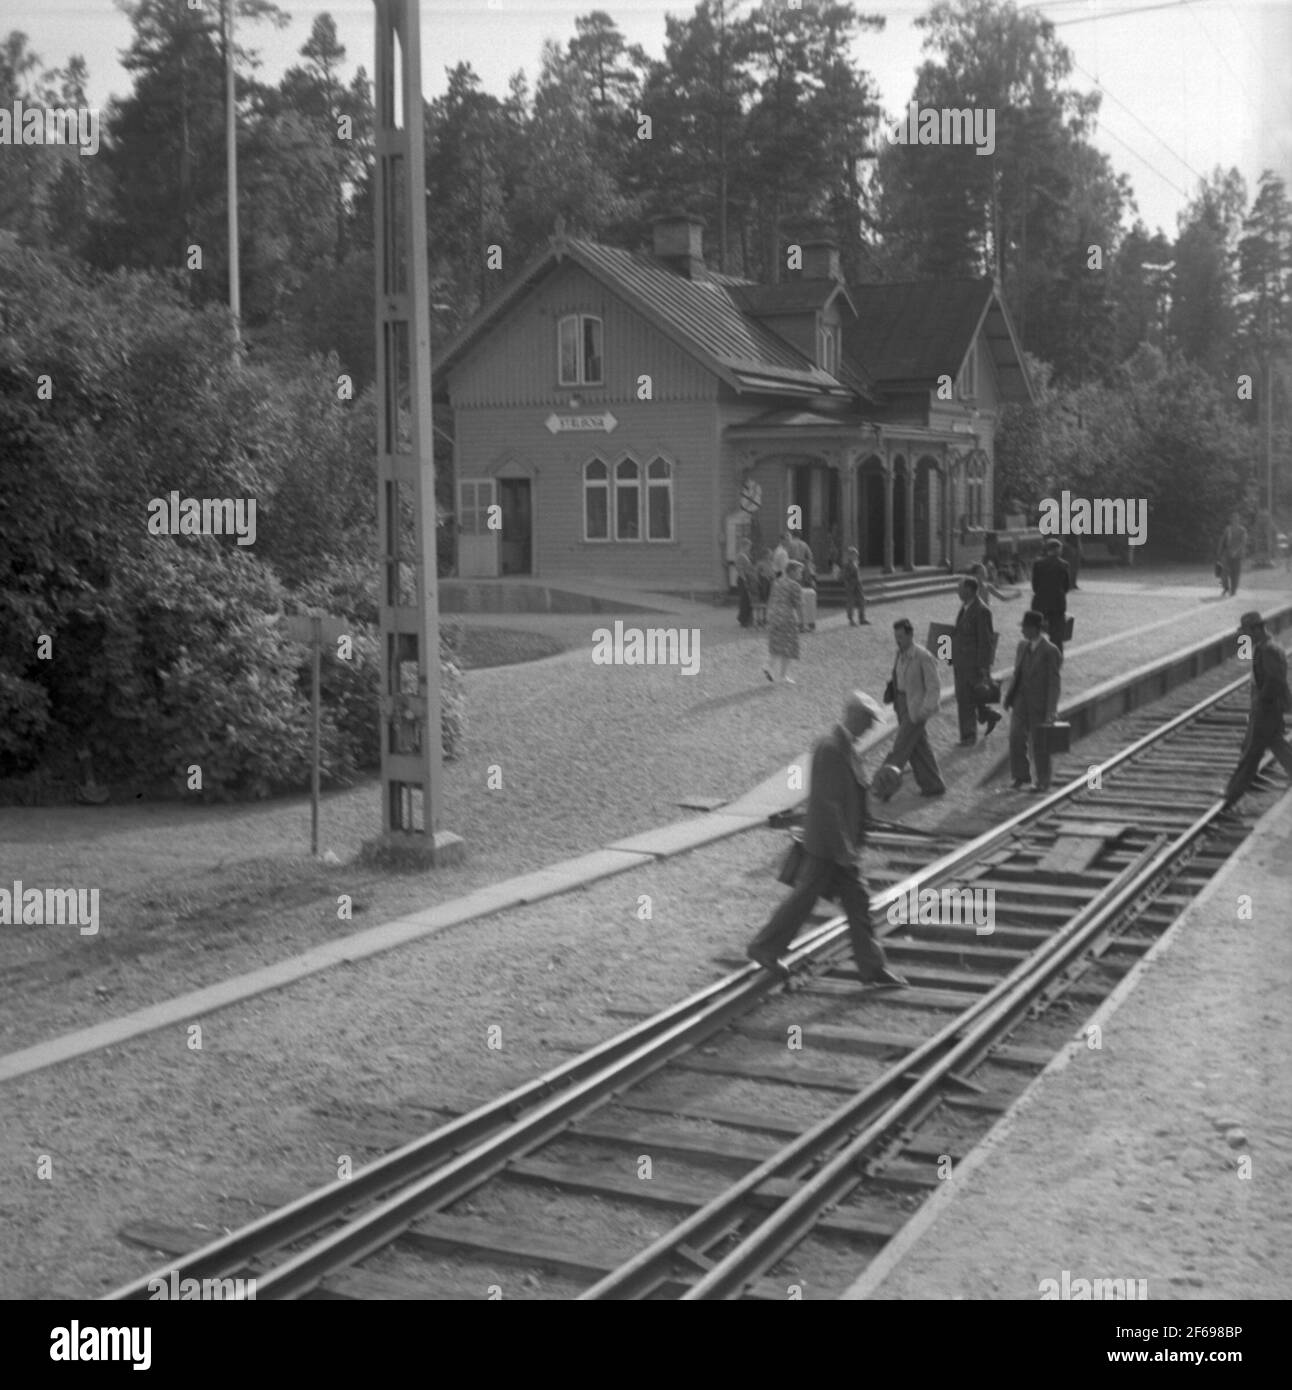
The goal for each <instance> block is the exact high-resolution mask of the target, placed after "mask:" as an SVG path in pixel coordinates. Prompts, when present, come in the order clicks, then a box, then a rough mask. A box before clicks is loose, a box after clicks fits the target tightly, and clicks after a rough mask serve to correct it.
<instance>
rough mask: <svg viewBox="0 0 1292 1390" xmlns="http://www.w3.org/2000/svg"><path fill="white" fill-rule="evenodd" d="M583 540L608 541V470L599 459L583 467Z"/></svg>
mask: <svg viewBox="0 0 1292 1390" xmlns="http://www.w3.org/2000/svg"><path fill="white" fill-rule="evenodd" d="M583 539H584V540H585V541H608V540H609V539H610V470H609V469H608V468H607V467H606V465H605V464H604V463H603V462H602V461H601V460H600V459H592V460H590V461H589V462H588V463H585V464H584V465H583Z"/></svg>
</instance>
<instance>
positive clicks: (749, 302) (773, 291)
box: [731, 278, 856, 318]
mask: <svg viewBox="0 0 1292 1390" xmlns="http://www.w3.org/2000/svg"><path fill="white" fill-rule="evenodd" d="M731 294H732V298H733V299H734V300H735V301H736V303H737V304H738V305H739V306H740V308H741V309H743V310H744V311H745V313H747V314H754V315H756V316H758V317H760V318H772V317H775V316H776V315H778V314H806V313H811V312H815V311H817V310H819V309H824V308H825V307H826V305H828V304H829V303H830V301H831V300H832V299H833V298H834V297H835V295H837V294H841V295H842V296H843V297H844V300H845V301H846V302H847V304H848V307H849V308H852V309H853V311H854V312H856V310H855V306H854V305H853V302H852V298H851V296H850V295H849V293H848V287H847V286H846V285H844V284H842V283H840V281H838V280H807V279H803V278H799V279H797V280H789V281H786V282H785V283H784V284H781V285H757V284H754V283H753V282H751V281H748V280H743V281H739V282H737V283H735V284H734V285H733V286H732V290H731Z"/></svg>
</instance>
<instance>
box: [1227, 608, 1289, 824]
mask: <svg viewBox="0 0 1292 1390" xmlns="http://www.w3.org/2000/svg"><path fill="white" fill-rule="evenodd" d="M1238 631H1239V633H1240V634H1241V635H1243V636H1246V637H1248V638H1250V639H1251V642H1252V708H1251V712H1250V713H1249V714H1248V716H1247V735H1246V737H1245V738H1244V740H1243V752H1242V756H1241V757H1240V758H1239V759H1238V766H1237V767H1236V768H1235V769H1234V775H1233V776H1232V777H1231V778H1230V779H1229V785H1228V786H1227V787H1226V788H1225V809H1226V810H1229V809H1231V808H1232V807H1233V806H1234V804H1235V803H1236V802H1237V801H1238V800H1239V799H1240V798H1241V797H1242V795H1243V793H1244V792H1245V791H1246V790H1247V789H1248V787H1250V786H1251V784H1252V779H1253V778H1254V777H1255V776H1256V774H1257V772H1258V771H1259V770H1260V766H1261V759H1262V758H1263V757H1264V756H1265V750H1266V749H1267V748H1268V749H1269V750H1270V752H1272V753H1273V754H1274V756H1275V757H1276V758H1277V759H1278V760H1279V762H1281V763H1282V764H1283V770H1284V772H1286V773H1287V775H1288V777H1289V778H1290V779H1292V748H1290V747H1289V746H1288V741H1287V739H1286V738H1285V737H1284V733H1283V716H1284V715H1285V714H1287V713H1288V712H1289V711H1292V693H1290V692H1289V690H1288V659H1287V655H1286V653H1285V652H1284V651H1283V648H1282V647H1280V646H1278V645H1277V643H1275V642H1272V641H1271V640H1270V635H1269V633H1268V632H1266V631H1265V623H1264V622H1263V621H1262V619H1261V615H1260V614H1259V613H1244V614H1243V616H1242V618H1241V619H1240V620H1239V627H1238Z"/></svg>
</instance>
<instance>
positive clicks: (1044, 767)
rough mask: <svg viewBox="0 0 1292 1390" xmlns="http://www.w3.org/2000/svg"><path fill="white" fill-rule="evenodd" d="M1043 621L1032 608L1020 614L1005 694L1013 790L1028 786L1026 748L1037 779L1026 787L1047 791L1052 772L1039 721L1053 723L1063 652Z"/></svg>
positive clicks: (1057, 706) (1056, 709)
mask: <svg viewBox="0 0 1292 1390" xmlns="http://www.w3.org/2000/svg"><path fill="white" fill-rule="evenodd" d="M1043 622H1044V620H1043V619H1042V617H1041V615H1040V614H1039V613H1038V612H1037V611H1036V610H1035V609H1034V608H1033V609H1030V610H1029V611H1028V612H1026V613H1024V614H1023V640H1022V641H1021V642H1020V643H1019V644H1018V651H1017V653H1016V654H1015V657H1014V679H1013V681H1012V682H1011V683H1010V687H1009V694H1008V695H1006V696H1005V708H1006V709H1008V710H1013V712H1014V718H1013V720H1012V722H1011V723H1010V726H1009V768H1010V773H1011V774H1012V776H1013V778H1014V790H1015V791H1019V790H1021V789H1022V788H1023V787H1027V786H1028V782H1029V769H1028V765H1027V755H1028V751H1029V749H1030V751H1031V754H1032V765H1033V767H1035V768H1036V781H1035V782H1034V783H1032V784H1031V786H1030V788H1029V790H1031V791H1034V792H1044V791H1049V789H1050V778H1051V776H1052V775H1053V774H1052V771H1051V767H1050V749H1049V746H1048V745H1047V744H1046V742H1045V731H1044V730H1043V729H1042V728H1041V725H1042V724H1053V723H1054V720H1055V717H1056V715H1057V714H1058V710H1059V689H1060V680H1059V668H1060V667H1061V666H1062V665H1063V653H1062V652H1061V651H1059V649H1058V648H1057V647H1056V646H1055V645H1054V644H1053V643H1052V642H1051V641H1050V640H1049V639H1048V638H1047V637H1046V635H1045V633H1044V632H1042V631H1041V628H1042V626H1043Z"/></svg>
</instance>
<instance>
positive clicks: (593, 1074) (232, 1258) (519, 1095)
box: [106, 677, 1246, 1300]
mask: <svg viewBox="0 0 1292 1390" xmlns="http://www.w3.org/2000/svg"><path fill="white" fill-rule="evenodd" d="M1245 683H1246V678H1245V677H1244V678H1243V679H1242V680H1238V681H1235V682H1234V683H1233V684H1232V685H1230V686H1226V687H1225V688H1224V689H1222V690H1221V691H1219V692H1218V693H1216V694H1215V695H1212V696H1209V697H1207V698H1206V699H1205V700H1203V701H1201V702H1199V703H1198V704H1197V705H1195V706H1193V707H1192V708H1190V709H1189V710H1186V711H1184V712H1183V713H1182V714H1180V715H1178V716H1175V717H1174V718H1173V719H1171V720H1169V721H1167V723H1166V724H1164V725H1162V726H1161V727H1160V728H1158V729H1155V730H1151V731H1150V732H1149V733H1148V734H1146V735H1145V736H1144V737H1143V738H1141V739H1139V740H1137V741H1136V742H1135V743H1134V744H1132V745H1130V747H1129V748H1128V749H1126V750H1123V751H1122V752H1121V753H1119V754H1117V755H1115V756H1114V757H1112V758H1110V759H1108V760H1107V761H1106V762H1104V763H1102V764H1100V766H1099V771H1100V772H1101V773H1102V772H1103V771H1105V770H1109V769H1111V768H1113V767H1115V766H1117V765H1119V764H1120V763H1121V762H1123V761H1125V760H1126V759H1127V758H1129V757H1132V756H1134V755H1135V754H1136V753H1138V752H1139V751H1142V749H1143V748H1144V747H1146V746H1148V745H1150V744H1152V743H1154V742H1156V741H1158V740H1160V739H1162V738H1165V737H1167V736H1169V734H1170V733H1172V732H1174V731H1175V730H1176V729H1177V728H1179V727H1180V726H1182V725H1183V724H1185V723H1186V722H1187V721H1188V720H1190V719H1192V718H1195V717H1196V716H1197V714H1198V713H1199V712H1200V711H1203V710H1205V709H1206V708H1208V707H1209V706H1211V705H1213V704H1216V703H1218V702H1219V701H1221V700H1223V699H1224V698H1226V697H1227V696H1228V695H1230V694H1232V693H1233V692H1234V691H1236V690H1238V689H1239V688H1241V687H1242V686H1243V685H1244V684H1245ZM1086 785H1087V779H1086V778H1077V779H1074V781H1073V782H1072V783H1070V784H1069V785H1068V786H1067V787H1064V788H1061V789H1059V790H1057V791H1056V792H1055V793H1053V794H1052V795H1051V796H1049V797H1046V798H1044V799H1043V800H1041V801H1039V802H1036V803H1034V804H1033V805H1031V806H1029V807H1027V808H1026V809H1025V810H1023V811H1022V812H1020V813H1018V814H1017V815H1015V816H1013V817H1011V818H1010V819H1009V820H1007V821H1005V822H1004V823H1002V824H1001V825H1000V826H996V827H993V828H992V829H991V830H989V831H987V832H984V834H982V835H980V836H978V837H976V838H975V839H973V840H970V841H968V842H966V843H965V844H962V845H959V846H956V847H955V848H954V849H953V850H951V851H949V852H948V853H947V854H946V855H944V856H943V857H942V858H941V859H939V860H936V861H935V862H934V863H933V864H931V865H928V866H926V867H925V868H923V869H920V870H918V871H916V872H915V873H914V874H912V875H909V876H908V877H907V878H905V879H902V880H900V881H899V882H898V883H895V884H893V885H890V887H889V888H887V889H885V890H883V891H882V892H881V893H879V894H877V895H875V897H873V898H872V908H873V910H876V911H879V910H882V909H883V908H884V907H886V906H887V905H888V904H890V903H891V902H894V901H896V900H897V899H898V898H899V897H901V896H904V895H905V894H907V893H909V891H910V890H911V888H913V887H914V888H919V887H920V886H923V885H925V884H927V883H929V882H931V881H939V880H941V879H943V878H945V877H948V876H949V875H951V874H953V873H954V872H955V871H956V870H957V869H958V868H960V867H962V866H963V865H966V864H968V863H972V862H973V861H974V860H975V859H978V858H980V857H981V856H982V855H983V854H985V853H988V852H990V850H992V849H994V848H995V847H997V846H998V845H999V844H1002V843H1004V842H1005V841H1006V840H1007V839H1009V838H1010V837H1012V836H1013V835H1015V834H1016V833H1017V832H1018V831H1019V830H1021V829H1022V828H1023V827H1025V826H1026V825H1028V824H1030V823H1031V822H1034V821H1037V820H1039V819H1041V818H1042V817H1044V816H1045V815H1046V814H1048V812H1049V811H1050V810H1051V809H1052V808H1053V807H1054V806H1055V805H1058V804H1060V803H1061V802H1062V801H1064V800H1065V799H1066V798H1068V797H1070V796H1073V795H1075V794H1076V793H1077V792H1079V791H1080V790H1082V789H1083V788H1085V787H1086ZM846 925H847V922H846V918H845V917H843V916H839V917H836V918H833V919H831V920H830V921H828V922H826V923H825V924H823V925H822V926H821V927H820V928H818V929H816V930H814V931H813V932H812V933H810V934H809V935H808V936H807V937H806V938H800V940H799V942H798V944H797V945H796V947H795V949H794V951H793V952H792V954H791V955H790V956H788V957H787V961H788V962H789V963H790V964H791V965H797V964H800V963H802V962H803V961H805V960H808V959H812V958H815V957H817V956H818V955H822V956H828V955H831V954H833V949H832V948H835V947H837V945H838V944H839V942H840V939H841V937H842V935H843V933H844V932H845V930H846ZM771 983H772V981H771V980H770V978H769V977H768V976H766V975H765V974H764V972H762V971H761V970H759V969H758V968H757V967H755V966H752V965H750V966H747V967H745V968H744V969H742V970H741V971H739V972H737V973H736V974H734V975H730V976H727V977H725V978H724V979H722V980H718V981H715V982H714V983H713V984H711V985H708V986H706V987H705V988H704V989H702V990H700V991H698V992H697V993H696V994H694V995H692V996H690V998H688V999H687V1000H684V1001H682V1002H681V1003H679V1004H677V1005H674V1006H672V1007H671V1008H669V1009H666V1010H664V1011H662V1012H661V1013H660V1014H657V1015H655V1016H653V1017H652V1018H650V1019H647V1020H644V1021H643V1022H641V1023H639V1024H637V1025H635V1026H634V1027H633V1028H630V1029H627V1030H625V1031H624V1032H623V1033H621V1034H618V1035H616V1036H615V1037H614V1038H611V1039H609V1040H607V1041H606V1042H605V1043H602V1044H599V1045H598V1046H597V1047H595V1048H593V1049H592V1050H590V1051H589V1052H588V1053H585V1054H582V1055H581V1056H580V1057H578V1058H575V1059H572V1060H571V1061H570V1062H568V1063H565V1064H563V1065H562V1066H561V1067H558V1068H554V1069H553V1070H551V1071H549V1072H547V1073H545V1074H544V1075H543V1076H542V1077H539V1078H537V1079H536V1080H535V1081H533V1082H529V1083H527V1084H526V1085H524V1086H521V1087H519V1088H516V1089H515V1090H513V1091H511V1092H509V1093H508V1094H507V1095H505V1096H503V1097H501V1098H500V1099H498V1100H496V1101H492V1102H489V1103H487V1104H486V1105H484V1106H481V1107H478V1108H477V1109H476V1110H474V1111H472V1112H470V1113H469V1114H467V1115H464V1116H461V1117H460V1118H459V1119H457V1120H455V1121H452V1122H451V1123H450V1124H448V1125H445V1126H442V1127H441V1128H439V1129H437V1130H435V1131H433V1132H432V1133H431V1134H429V1135H426V1136H423V1137H421V1138H419V1139H417V1140H414V1141H413V1142H412V1143H410V1144H407V1145H405V1146H403V1147H402V1148H401V1149H397V1150H395V1151H394V1152H393V1153H391V1154H388V1155H385V1156H384V1157H383V1158H381V1159H378V1160H377V1161H375V1162H374V1163H372V1164H369V1165H367V1166H366V1167H364V1168H362V1169H360V1170H359V1171H358V1172H357V1173H355V1174H354V1176H353V1177H351V1178H350V1179H342V1180H339V1181H337V1182H335V1183H331V1184H329V1185H328V1186H327V1187H325V1188H321V1189H318V1190H316V1191H314V1192H311V1193H307V1194H305V1195H304V1196H303V1197H301V1198H299V1199H298V1200H297V1201H295V1202H293V1203H291V1204H289V1205H288V1206H287V1207H284V1208H282V1209H280V1210H278V1211H275V1212H271V1213H269V1214H268V1215H267V1216H265V1217H262V1218H260V1219H259V1220H257V1221H255V1222H253V1223H250V1224H249V1225H248V1226H246V1227H243V1228H240V1229H239V1230H237V1231H234V1232H231V1233H230V1234H229V1235H227V1236H224V1237H222V1238H220V1239H218V1240H216V1241H213V1242H211V1243H210V1244H208V1245H206V1246H204V1247H202V1248H201V1249H200V1250H197V1251H195V1252H193V1253H192V1254H189V1255H186V1256H183V1257H180V1259H178V1260H172V1261H171V1262H169V1263H168V1264H166V1265H164V1266H162V1267H161V1268H160V1269H159V1270H157V1271H155V1272H154V1273H152V1274H150V1275H147V1276H144V1277H143V1278H141V1279H138V1280H135V1281H133V1282H131V1283H130V1284H127V1285H124V1286H123V1287H122V1288H120V1289H118V1290H116V1291H115V1292H113V1293H111V1294H109V1295H106V1297H107V1298H108V1299H110V1300H125V1299H142V1298H146V1297H147V1296H148V1284H149V1282H150V1280H151V1279H154V1278H157V1277H169V1275H170V1274H171V1272H172V1271H175V1270H179V1271H180V1272H181V1273H182V1274H183V1275H185V1276H186V1277H224V1276H228V1275H230V1274H234V1273H236V1272H237V1271H239V1270H243V1269H246V1268H247V1267H248V1266H249V1265H250V1264H251V1263H252V1262H253V1261H255V1260H256V1259H258V1258H261V1257H262V1256H263V1255H264V1254H266V1253H267V1252H273V1251H277V1250H279V1249H282V1248H283V1247H285V1246H287V1245H288V1244H290V1243H292V1242H294V1241H299V1240H301V1239H305V1238H307V1237H310V1236H312V1235H315V1234H316V1233H317V1232H318V1231H319V1230H320V1229H321V1228H322V1227H323V1226H325V1225H327V1224H330V1223H333V1222H335V1221H338V1220H340V1219H341V1218H342V1217H343V1215H344V1214H345V1213H346V1212H348V1211H349V1210H350V1209H352V1208H353V1207H354V1206H355V1205H356V1204H358V1203H360V1202H363V1201H365V1200H368V1201H376V1200H377V1199H379V1198H382V1197H383V1196H384V1195H385V1194H387V1193H390V1192H391V1191H392V1189H396V1188H399V1189H400V1190H399V1192H398V1193H396V1194H395V1195H394V1196H392V1197H389V1198H388V1199H387V1200H384V1201H380V1202H379V1204H378V1205H377V1206H376V1207H375V1208H374V1209H373V1210H370V1211H369V1212H367V1213H363V1214H361V1215H359V1216H358V1217H356V1218H354V1219H353V1220H352V1221H350V1222H349V1223H347V1224H346V1225H344V1226H343V1227H341V1228H340V1229H339V1230H337V1231H335V1232H332V1233H331V1234H329V1235H325V1236H323V1237H322V1238H321V1239H320V1240H318V1241H317V1242H315V1244H313V1245H311V1246H310V1247H308V1248H307V1249H306V1250H305V1251H303V1252H301V1253H300V1254H299V1255H297V1256H293V1257H291V1258H289V1259H288V1261H287V1262H286V1263H285V1264H283V1265H280V1266H278V1267H277V1268H275V1269H273V1270H271V1271H270V1272H269V1273H268V1274H266V1275H262V1276H259V1277H258V1280H257V1283H258V1289H259V1291H260V1293H261V1294H262V1295H265V1294H271V1295H272V1294H277V1296H280V1297H293V1296H299V1295H300V1294H301V1293H304V1292H308V1291H309V1289H310V1288H312V1287H314V1285H316V1284H317V1283H318V1282H319V1280H320V1279H322V1278H323V1277H325V1275H326V1274H327V1273H328V1272H331V1270H332V1269H333V1268H336V1267H337V1266H338V1265H340V1264H345V1263H350V1262H353V1261H354V1260H356V1259H359V1258H362V1255H363V1254H367V1253H370V1252H371V1250H373V1249H376V1248H378V1247H379V1246H380V1245H382V1244H385V1243H386V1242H387V1241H388V1240H390V1239H392V1238H393V1235H392V1234H390V1233H389V1232H390V1231H391V1230H393V1232H394V1234H398V1231H399V1230H400V1229H403V1228H405V1227H407V1225H409V1224H410V1223H411V1221H412V1220H413V1219H415V1214H416V1213H415V1212H414V1214H413V1215H408V1212H409V1211H410V1210H411V1209H412V1207H413V1206H414V1205H416V1204H418V1203H420V1208H421V1209H425V1208H427V1207H429V1206H432V1205H445V1204H447V1203H448V1202H451V1201H453V1200H456V1199H457V1197H459V1196H461V1195H463V1194H464V1193H465V1192H466V1191H469V1190H470V1189H471V1187H473V1186H476V1185H478V1184H479V1183H480V1182H483V1181H484V1180H485V1179H486V1178H487V1177H489V1176H490V1175H492V1173H494V1172H496V1171H498V1170H499V1168H500V1167H502V1166H504V1165H505V1163H506V1162H507V1161H508V1160H509V1159H510V1158H512V1157H515V1156H516V1155H517V1154H519V1153H521V1152H524V1151H525V1150H527V1149H529V1148H533V1147H535V1146H536V1145H537V1144H538V1143H540V1142H544V1140H543V1139H542V1138H535V1135H536V1134H538V1133H539V1132H540V1131H541V1130H542V1129H543V1128H544V1126H549V1127H550V1126H555V1128H554V1129H553V1130H552V1132H559V1128H560V1125H559V1123H557V1117H559V1116H565V1117H566V1118H569V1117H570V1116H571V1115H572V1114H573V1113H575V1112H576V1111H577V1109H578V1108H579V1107H580V1106H582V1107H583V1108H590V1106H591V1105H592V1104H593V1103H594V1101H595V1097H596V1096H597V1095H598V1094H600V1095H602V1096H604V1095H606V1094H609V1093H612V1092H613V1091H615V1090H618V1089H622V1087H623V1086H624V1085H625V1084H626V1083H627V1081H630V1080H633V1079H640V1077H641V1076H642V1075H645V1074H647V1073H648V1072H649V1071H651V1070H655V1069H657V1068H658V1067H660V1066H663V1065H665V1064H666V1063H667V1062H668V1061H669V1060H671V1058H672V1056H674V1055H676V1053H677V1052H678V1051H679V1050H685V1047H686V1046H689V1045H691V1043H687V1042H680V1041H679V1039H684V1038H687V1037H690V1036H691V1035H692V1034H693V1033H697V1032H698V1033H699V1035H700V1036H704V1035H705V1034H706V1033H707V1032H712V1031H716V1030H717V1029H718V1028H720V1027H722V1026H723V1024H724V1023H725V1021H726V1019H727V1017H728V1016H729V1015H731V1014H736V1013H739V1012H740V1010H741V1009H742V1008H743V1007H744V1006H745V1005H746V1004H747V1003H748V1002H750V1001H751V1000H752V999H753V998H754V997H756V996H758V995H761V994H762V993H764V992H766V990H767V989H768V988H769V987H770V985H771ZM692 1041H694V1039H692ZM558 1090H561V1091H562V1092H563V1094H562V1095H561V1096H560V1097H559V1098H558V1100H557V1101H555V1102H551V1101H549V1100H548V1098H549V1097H551V1096H552V1095H553V1094H554V1093H555V1092H557V1091H558ZM526 1109H528V1110H529V1112H530V1113H529V1114H528V1115H525V1116H524V1117H523V1118H517V1114H518V1112H519V1111H524V1110H526ZM509 1121H510V1123H509ZM548 1137H550V1136H548ZM473 1141H474V1147H469V1148H467V1149H466V1152H461V1150H462V1149H463V1148H464V1146H468V1145H471V1144H472V1143H473ZM473 1174H474V1178H473V1177H472V1175H473ZM450 1194H451V1195H450ZM392 1222H393V1223H395V1224H394V1226H392V1224H391V1223H392ZM377 1231H386V1232H388V1233H387V1234H385V1235H383V1236H382V1237H381V1238H380V1239H378V1238H377V1237H376V1234H375V1233H376V1232H377ZM360 1247H362V1249H361V1253H353V1252H354V1251H356V1250H360ZM345 1252H350V1253H349V1254H348V1258H341V1256H342V1255H343V1254H344V1253H345ZM316 1254H317V1256H318V1259H315V1258H314V1257H315V1255H316ZM325 1256H326V1257H327V1258H328V1259H330V1260H331V1263H326V1261H325V1260H324V1257H325ZM325 1265H326V1267H325Z"/></svg>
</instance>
